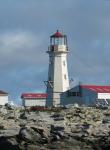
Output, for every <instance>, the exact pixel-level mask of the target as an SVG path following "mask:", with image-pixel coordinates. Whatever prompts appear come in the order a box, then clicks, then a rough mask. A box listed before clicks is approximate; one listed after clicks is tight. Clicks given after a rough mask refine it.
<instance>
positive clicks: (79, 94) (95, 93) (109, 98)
mask: <svg viewBox="0 0 110 150" xmlns="http://www.w3.org/2000/svg"><path fill="white" fill-rule="evenodd" d="M61 97H62V101H61V105H68V104H75V103H78V104H79V105H87V106H88V105H94V104H96V103H97V101H98V102H101V103H106V104H109V105H110V86H98V85H79V86H76V87H73V88H72V89H70V90H68V91H66V92H64V93H62V96H61Z"/></svg>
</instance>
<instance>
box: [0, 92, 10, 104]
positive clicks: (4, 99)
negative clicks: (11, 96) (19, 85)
mask: <svg viewBox="0 0 110 150" xmlns="http://www.w3.org/2000/svg"><path fill="white" fill-rule="evenodd" d="M6 103H8V93H6V92H4V91H0V105H5V104H6Z"/></svg>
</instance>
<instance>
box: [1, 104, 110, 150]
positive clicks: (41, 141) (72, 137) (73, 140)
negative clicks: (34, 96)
mask: <svg viewBox="0 0 110 150" xmlns="http://www.w3.org/2000/svg"><path fill="white" fill-rule="evenodd" d="M109 118H110V108H108V109H107V110H101V109H96V108H90V107H77V108H69V109H61V110H60V111H57V110H56V111H52V110H51V111H45V112H40V111H36V112H27V111H25V110H24V109H21V108H14V107H11V106H9V105H6V106H2V107H0V149H1V150H2V149H5V150H14V149H15V150H36V149H39V150H43V149H44V150H51V149H55V150H61V149H63V150H67V149H68V150H98V149H100V150H103V149H109V148H110V123H109ZM107 119H108V120H107Z"/></svg>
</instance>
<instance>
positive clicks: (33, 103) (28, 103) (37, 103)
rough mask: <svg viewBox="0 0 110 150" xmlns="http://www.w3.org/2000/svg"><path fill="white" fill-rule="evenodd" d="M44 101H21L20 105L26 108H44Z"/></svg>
mask: <svg viewBox="0 0 110 150" xmlns="http://www.w3.org/2000/svg"><path fill="white" fill-rule="evenodd" d="M45 103H46V99H23V100H22V104H23V106H26V107H31V106H45Z"/></svg>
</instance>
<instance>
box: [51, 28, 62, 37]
mask: <svg viewBox="0 0 110 150" xmlns="http://www.w3.org/2000/svg"><path fill="white" fill-rule="evenodd" d="M51 37H55V38H61V37H64V35H63V34H62V33H61V32H59V31H58V30H57V32H56V33H54V34H53V35H52V36H51Z"/></svg>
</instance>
